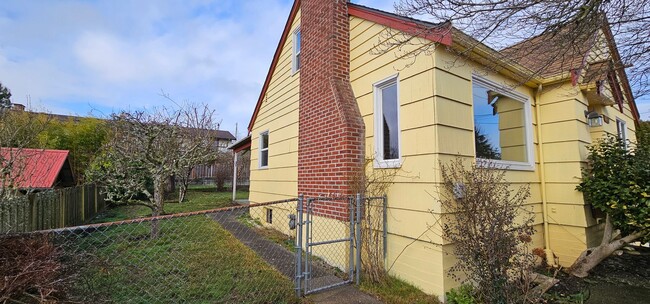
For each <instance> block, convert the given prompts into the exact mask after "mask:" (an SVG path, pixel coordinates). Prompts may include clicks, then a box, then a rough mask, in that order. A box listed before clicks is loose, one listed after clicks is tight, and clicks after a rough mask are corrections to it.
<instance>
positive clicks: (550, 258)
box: [535, 83, 555, 266]
mask: <svg viewBox="0 0 650 304" xmlns="http://www.w3.org/2000/svg"><path fill="white" fill-rule="evenodd" d="M541 95H542V84H541V83H540V84H538V85H537V91H536V92H535V111H536V112H537V141H538V143H537V148H538V153H539V181H540V187H541V194H542V215H543V217H544V253H545V254H546V263H548V265H551V266H555V258H554V254H553V250H551V238H550V236H549V231H548V201H547V199H546V169H545V168H544V148H543V147H542V146H543V143H544V140H543V139H542V107H541V105H540V100H541Z"/></svg>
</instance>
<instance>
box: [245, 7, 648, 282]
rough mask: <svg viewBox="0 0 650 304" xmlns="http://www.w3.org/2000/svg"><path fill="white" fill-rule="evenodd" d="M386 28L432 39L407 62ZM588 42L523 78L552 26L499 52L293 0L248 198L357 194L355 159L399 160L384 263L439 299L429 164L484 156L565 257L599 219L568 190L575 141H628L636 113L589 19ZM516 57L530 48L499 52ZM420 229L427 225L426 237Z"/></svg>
mask: <svg viewBox="0 0 650 304" xmlns="http://www.w3.org/2000/svg"><path fill="white" fill-rule="evenodd" d="M387 27H390V28H392V29H393V33H395V32H396V31H403V32H406V33H414V32H418V31H420V30H421V29H422V28H423V27H427V28H429V30H428V31H426V32H424V33H422V34H421V35H420V36H421V37H422V38H418V39H419V40H420V41H424V42H426V41H433V42H436V43H438V44H439V46H440V47H437V48H435V50H431V52H429V53H422V54H420V55H418V57H417V58H415V60H413V59H412V58H406V59H400V58H396V56H395V52H392V51H389V52H386V53H384V54H381V53H380V54H377V52H372V50H373V48H374V47H375V46H376V45H377V44H378V43H379V42H380V41H382V40H383V39H385V38H386V35H382V33H383V34H386V28H387ZM591 41H592V43H591V44H588V45H585V48H584V54H583V55H581V56H579V58H575V60H563V61H562V62H559V63H553V64H551V65H548V66H546V67H545V69H544V71H543V72H542V73H541V75H539V74H537V75H534V74H533V73H532V72H531V70H532V69H534V68H535V67H536V66H535V65H536V63H537V60H538V59H543V58H545V56H543V55H544V54H541V53H536V52H532V51H531V50H532V48H531V45H532V44H536V43H547V44H552V43H553V42H554V41H553V39H551V38H549V37H538V38H535V39H531V40H529V41H525V42H522V43H520V44H518V45H515V46H513V47H511V48H508V49H507V50H504V51H503V52H498V51H495V50H492V49H490V48H489V47H487V46H485V45H482V44H481V43H480V42H478V41H476V40H475V39H473V38H471V37H469V36H467V35H465V34H463V33H462V32H460V31H458V30H456V29H454V28H452V27H451V26H450V25H449V24H440V25H435V24H430V23H425V22H421V21H417V20H413V19H408V18H403V17H399V16H397V15H394V14H391V13H387V12H383V11H378V10H375V9H371V8H367V7H363V6H359V5H355V4H352V3H347V1H336V0H327V1H324V0H302V1H300V0H297V1H295V3H294V5H293V8H292V10H291V13H290V15H289V18H288V20H287V23H286V26H285V28H284V32H283V33H282V37H281V39H280V42H279V44H278V47H277V50H276V52H275V55H274V57H273V61H272V62H271V66H270V69H269V72H268V75H267V78H266V81H265V83H264V85H263V87H262V92H261V94H260V96H259V100H258V103H257V106H256V107H255V111H254V113H253V115H252V118H251V121H250V124H249V127H248V129H249V131H250V136H251V138H250V149H251V165H250V166H251V176H250V201H251V202H266V201H273V200H279V199H286V198H290V197H296V196H298V195H299V194H304V195H306V196H311V197H314V196H319V195H332V194H338V195H350V194H353V193H352V191H353V190H352V182H353V181H352V178H353V175H354V173H355V172H356V171H357V170H358V169H359V167H360V166H361V165H362V163H363V161H364V159H365V158H370V157H373V158H374V159H375V163H374V169H373V170H396V169H399V170H401V171H402V172H404V174H398V176H397V177H396V178H395V180H394V182H395V183H394V185H392V186H391V187H390V189H389V190H388V193H387V195H388V204H389V211H388V212H389V216H388V252H387V257H386V259H387V265H392V267H391V268H390V272H391V273H392V274H394V275H397V276H399V277H401V278H403V279H405V280H407V281H409V282H411V283H413V284H415V285H416V286H418V287H420V288H422V289H423V290H424V291H426V292H428V293H434V294H437V295H443V294H444V292H445V291H447V290H449V289H450V288H452V287H454V286H455V285H456V284H457V283H456V282H455V281H454V280H452V279H451V278H449V277H448V276H447V275H446V271H447V270H448V269H449V268H450V267H451V266H453V263H454V260H453V258H451V257H450V256H448V255H447V254H446V253H449V252H452V245H451V244H449V243H448V242H447V241H445V240H444V239H443V238H442V237H441V236H440V235H441V227H440V225H441V224H439V223H438V224H435V223H436V221H435V217H434V215H437V216H439V215H440V212H441V210H440V205H439V203H437V200H438V194H437V193H439V191H438V189H439V186H440V183H441V179H442V178H441V174H440V163H441V162H443V163H444V162H447V161H449V160H452V159H454V158H455V157H457V156H461V157H464V158H467V159H472V160H473V159H475V158H477V159H485V158H488V159H493V160H494V161H496V162H498V163H500V164H502V165H503V166H504V168H507V170H508V173H507V176H506V178H507V179H508V180H509V181H510V182H512V183H513V185H515V186H516V185H530V189H531V197H530V199H529V203H530V206H531V208H532V209H533V210H534V212H535V213H536V217H535V227H534V228H535V229H536V231H537V233H536V234H535V237H534V239H533V246H534V247H540V248H545V249H546V250H548V251H549V252H553V253H554V254H555V255H557V257H559V262H560V264H562V265H564V266H568V265H570V264H571V263H572V262H573V261H574V260H575V259H576V258H577V257H578V255H579V254H580V252H581V251H583V250H584V249H585V248H587V247H588V246H593V245H597V244H598V243H599V241H600V233H601V232H600V230H601V225H598V224H597V220H596V219H595V218H594V216H593V215H592V210H591V208H590V206H589V205H588V204H586V203H585V202H584V198H583V195H582V194H581V193H580V192H577V191H576V190H575V187H576V185H577V184H578V183H579V182H580V176H581V168H582V166H583V165H584V164H585V161H586V159H587V149H586V147H587V145H589V144H592V143H594V142H595V141H596V140H597V139H598V138H601V137H602V136H603V135H604V134H605V133H612V134H618V135H619V136H620V137H622V138H625V139H630V140H634V139H635V137H634V130H635V125H636V124H637V122H638V117H639V115H638V111H637V109H636V106H635V103H634V99H633V97H632V94H631V91H630V87H629V83H628V82H627V79H626V76H625V72H624V70H623V68H622V67H620V66H616V65H614V64H613V62H617V58H618V53H617V49H616V46H615V45H614V39H613V38H612V37H611V33H610V32H609V30H608V29H607V28H604V29H601V30H598V31H596V32H595V33H594V36H593V39H592V40H591ZM471 45H477V47H475V48H473V49H472V51H471V52H469V53H470V54H469V55H468V57H467V58H457V57H456V55H455V54H454V51H463V50H466V49H467V46H471ZM416 47H418V46H417V45H406V46H404V47H403V50H402V52H404V53H408V52H409V51H412V50H415V48H416ZM535 49H536V50H538V51H539V50H541V48H535ZM520 52H530V54H528V53H524V54H528V55H527V56H518V62H514V61H513V60H509V59H508V58H514V57H517V56H514V54H521V53H520ZM454 61H457V64H455V65H454V64H450V63H451V62H454ZM486 66H490V67H491V69H485V68H484V67H486ZM519 83H524V84H523V85H518V84H519ZM238 147H239V148H242V149H243V148H246V145H245V144H239V145H238ZM346 207H347V206H344V205H332V206H328V207H327V208H322V209H323V210H321V212H319V213H318V215H317V216H316V217H315V218H345V214H347V209H346ZM432 213H433V214H434V215H432ZM428 225H434V226H432V227H430V228H431V230H430V231H429V232H427V233H425V232H426V231H427V229H429V226H428ZM340 229H341V230H345V229H347V228H346V227H345V225H341V227H340Z"/></svg>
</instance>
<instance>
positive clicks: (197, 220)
mask: <svg viewBox="0 0 650 304" xmlns="http://www.w3.org/2000/svg"><path fill="white" fill-rule="evenodd" d="M231 195H232V194H231V193H215V192H203V191H200V190H193V191H191V192H190V193H188V201H187V202H186V203H183V204H178V203H176V204H167V206H169V207H168V208H167V210H166V211H167V213H172V212H174V213H176V212H184V211H194V210H203V209H213V208H218V207H224V206H229V205H230V199H231ZM243 195H244V194H242V196H243ZM172 206H173V207H172ZM107 214H108V216H104V217H102V218H101V219H102V220H103V221H114V220H121V219H126V218H132V217H134V216H136V217H137V216H146V215H148V209H146V208H145V209H142V208H140V207H133V206H130V207H119V208H113V209H111V210H109V211H108V212H107ZM159 225H160V226H159V227H160V234H159V236H158V237H155V238H152V237H151V235H150V234H151V223H149V222H147V223H140V224H129V225H119V226H111V227H108V228H107V229H102V230H98V231H95V232H92V233H88V234H81V235H68V236H66V237H65V240H64V241H65V246H66V248H67V250H66V252H69V253H74V255H73V256H72V258H73V259H74V260H72V263H73V266H75V268H77V269H82V273H81V276H80V277H79V280H78V284H76V285H75V286H74V287H73V289H72V291H73V293H74V294H76V295H83V296H82V297H80V298H79V300H80V302H94V301H108V302H114V303H126V302H128V303H153V302H156V303H160V302H162V303H174V302H190V303H295V302H299V299H297V298H295V297H294V290H293V283H292V282H291V280H290V279H288V278H286V277H284V276H282V275H281V274H280V273H279V272H278V271H276V270H275V269H274V268H272V267H271V266H269V265H268V264H266V263H265V262H264V261H263V260H262V259H261V258H260V257H259V256H258V255H257V254H255V253H254V252H253V251H252V250H250V249H249V248H248V247H246V246H245V245H243V244H242V243H241V242H239V241H238V240H237V239H235V237H234V236H232V235H231V234H230V233H229V232H228V231H226V230H224V229H223V228H222V227H221V226H220V225H219V224H218V223H217V222H215V221H214V220H212V219H211V218H209V217H207V216H206V215H199V216H191V217H182V218H175V219H171V220H162V221H160V222H159Z"/></svg>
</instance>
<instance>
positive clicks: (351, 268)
mask: <svg viewBox="0 0 650 304" xmlns="http://www.w3.org/2000/svg"><path fill="white" fill-rule="evenodd" d="M348 212H349V213H350V257H349V260H348V261H349V264H350V265H349V267H348V269H349V273H350V282H352V281H353V280H354V197H352V196H349V197H348Z"/></svg>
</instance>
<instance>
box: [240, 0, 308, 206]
mask: <svg viewBox="0 0 650 304" xmlns="http://www.w3.org/2000/svg"><path fill="white" fill-rule="evenodd" d="M299 24H300V12H298V13H297V15H296V18H295V19H294V21H293V24H292V26H291V32H290V33H293V32H294V31H295V30H296V29H297V28H298V26H299ZM292 36H293V35H291V34H290V35H289V37H288V38H287V39H286V41H285V43H284V46H282V51H281V54H280V58H279V60H278V63H277V66H276V68H275V70H274V72H273V75H272V76H271V80H270V82H269V86H268V89H267V91H266V94H265V96H264V99H263V102H262V105H261V107H260V110H259V113H258V115H257V118H256V120H255V122H254V124H253V130H252V131H251V134H252V136H251V176H250V180H251V183H250V195H249V199H250V201H251V202H268V201H273V200H280V199H287V198H291V197H296V196H297V195H298V98H299V92H300V78H299V77H300V72H297V73H295V74H294V73H293V72H292V68H291V67H292V62H291V56H292V54H293V41H292V38H293V37H292ZM265 131H268V132H269V150H268V151H269V165H268V167H267V168H262V169H261V168H259V141H260V140H259V136H260V133H261V132H265Z"/></svg>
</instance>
